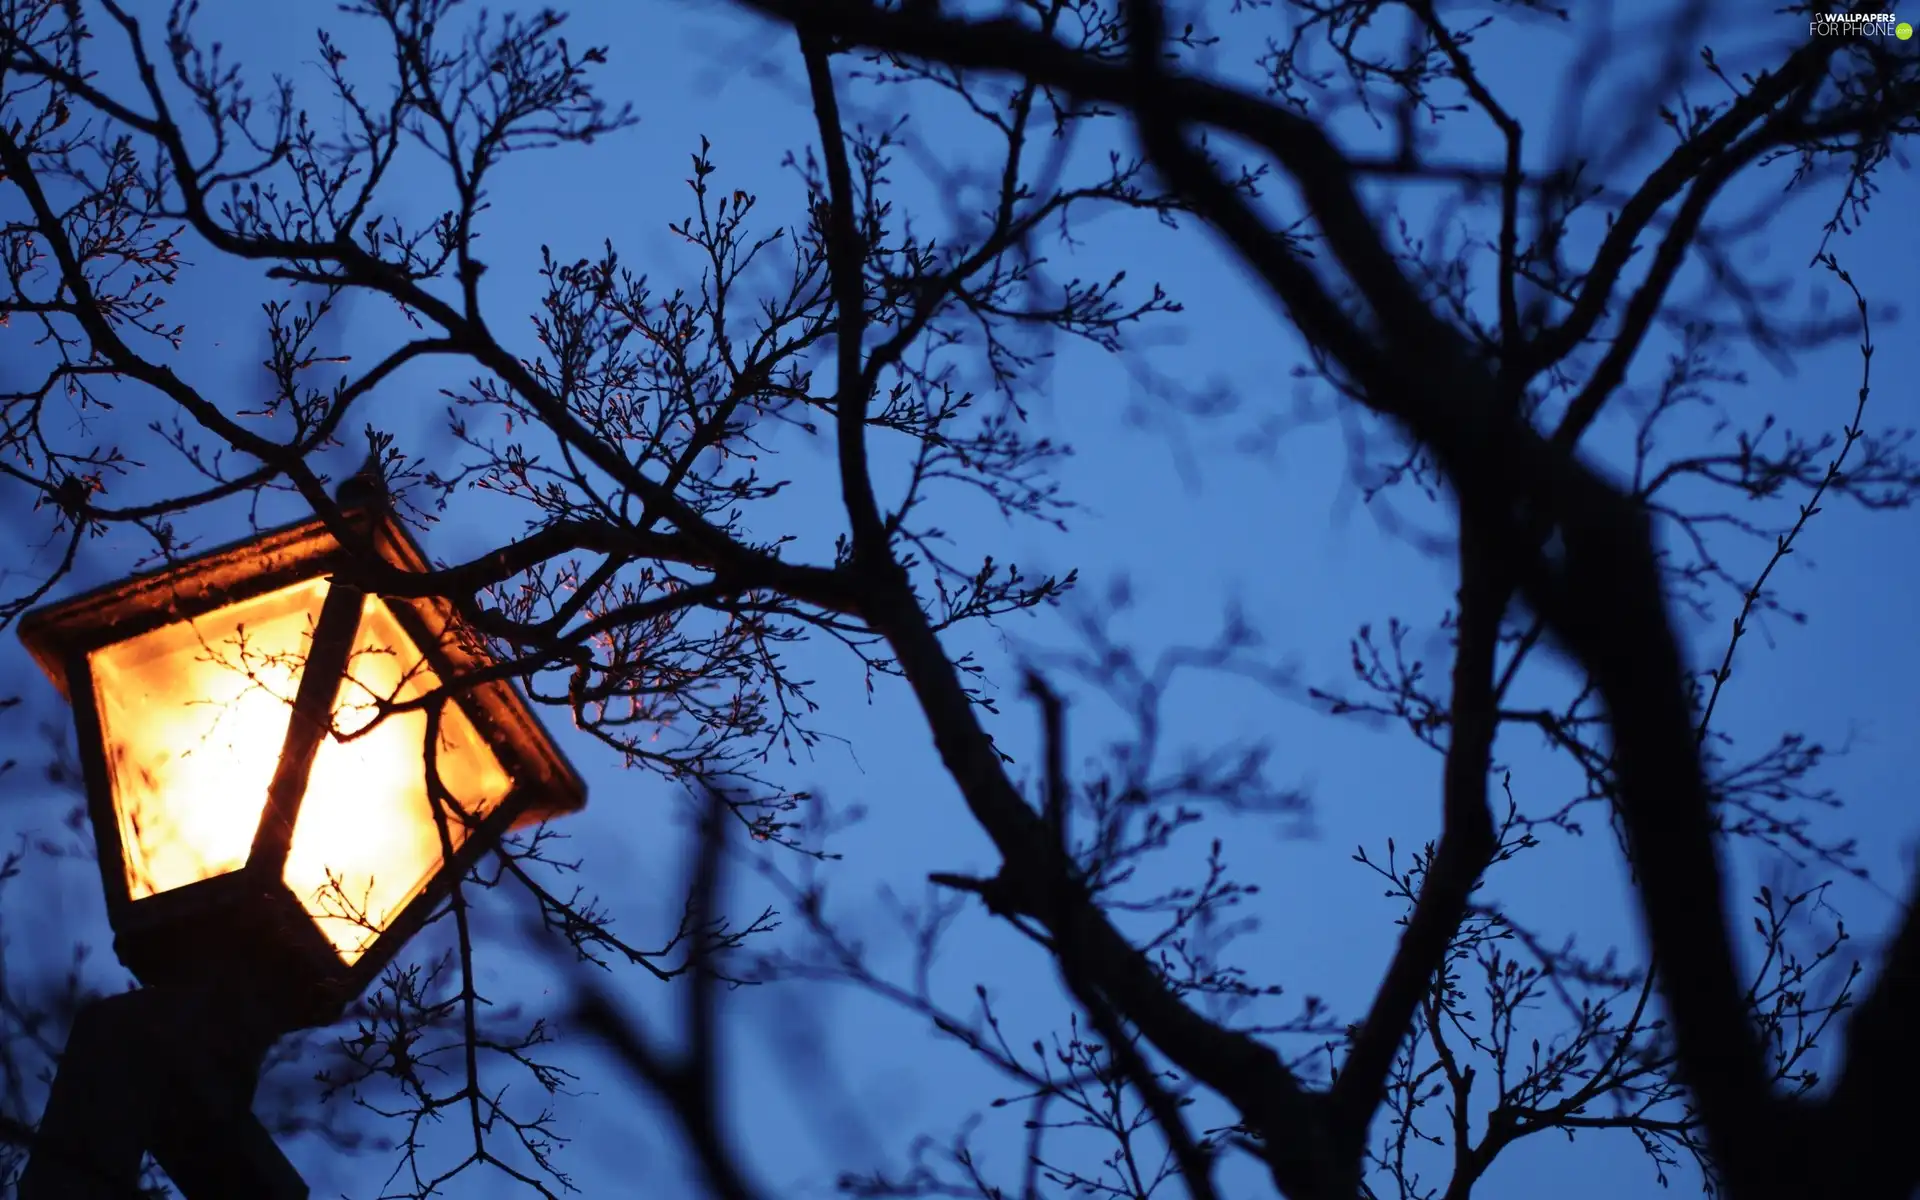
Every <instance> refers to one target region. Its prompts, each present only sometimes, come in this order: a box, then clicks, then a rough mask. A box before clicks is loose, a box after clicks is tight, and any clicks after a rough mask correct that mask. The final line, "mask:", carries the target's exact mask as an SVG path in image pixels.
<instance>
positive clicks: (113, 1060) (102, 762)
mask: <svg viewBox="0 0 1920 1200" xmlns="http://www.w3.org/2000/svg"><path fill="white" fill-rule="evenodd" d="M347 515H348V518H349V523H350V525H351V526H352V527H353V528H354V529H355V530H357V531H359V532H361V533H362V534H364V535H365V540H366V545H365V546H361V547H358V548H357V550H358V552H359V553H362V554H364V553H365V552H366V551H367V549H368V548H369V547H370V548H371V551H372V553H373V554H375V555H376V556H377V557H378V558H379V559H380V560H381V561H382V562H384V563H385V564H386V565H387V566H389V567H392V568H395V569H398V570H401V571H408V572H420V571H424V570H426V569H427V568H428V564H427V560H426V558H425V556H424V555H423V554H422V553H421V551H420V548H419V547H418V546H417V545H416V544H415V543H414V542H413V540H412V539H411V538H410V537H409V536H408V535H407V533H406V531H405V530H404V529H403V528H402V527H401V526H400V524H399V523H398V522H397V521H396V520H395V519H394V518H393V516H392V514H391V512H390V511H389V510H388V509H387V507H386V506H385V504H384V503H374V504H371V505H367V506H362V507H357V508H353V509H350V510H348V513H347ZM353 553H354V551H350V550H349V548H348V547H345V546H343V545H342V544H341V543H340V541H339V540H338V539H336V538H335V537H334V536H333V534H332V533H330V532H329V531H328V529H327V526H326V525H325V524H324V523H322V522H321V521H318V520H313V521H307V522H303V523H301V524H297V525H292V526H289V527H286V528H283V529H278V530H274V531H271V532H268V533H264V534H261V535H259V536H256V537H254V538H251V539H248V540H246V541H244V542H239V543H235V544H233V545H230V546H225V547H222V548H220V549H216V550H212V551H209V552H207V553H205V554H202V555H200V556H198V557H195V558H193V559H190V560H187V561H184V562H180V563H177V564H175V565H172V566H169V567H167V568H165V569H162V570H158V571H154V572H150V573H147V574H143V575H138V576H134V577H132V578H130V579H127V580H124V581H122V582H120V583H117V584H114V585H112V586H109V587H105V588H101V589H99V590H97V591H94V592H90V593H87V594H85V595H82V596H79V597H76V598H74V599H71V600H67V601H64V602H61V603H59V604H55V605H50V606H48V607H45V608H41V609H37V610H35V611H34V612H32V613H29V614H28V615H27V616H26V617H25V618H23V619H22V621H21V627H20V637H21V640H22V641H24V642H25V643H26V645H27V648H28V650H29V651H31V653H32V654H33V657H34V658H35V660H36V661H38V663H39V664H40V666H41V668H42V669H43V670H45V671H46V673H47V675H48V676H49V677H50V678H51V679H52V680H53V682H54V685H55V686H56V687H58V688H59V689H60V691H61V693H62V694H63V695H64V696H65V697H66V698H67V700H68V702H69V704H70V705H71V706H72V709H73V716H74V727H75V730H76V732H77V734H78V749H79V755H80V760H81V765H82V770H83V775H84V779H85V784H86V792H87V805H88V813H89V816H90V818H91V821H92V825H93V833H94V839H95V841H96V843H97V845H98V848H99V860H100V881H101V884H102V886H103V887H104V888H105V891H106V900H107V916H108V919H109V921H110V922H111V924H112V927H113V931H114V950H115V953H116V954H117V955H118V956H119V958H120V961H121V962H122V963H123V964H125V966H126V967H127V969H128V970H129V971H131V972H132V973H133V975H134V976H135V978H137V979H138V980H139V981H140V983H141V984H142V985H143V987H142V988H141V989H139V990H137V991H133V992H128V993H125V994H123V995H119V996H113V997H109V998H107V999H104V1000H101V1001H99V1002H96V1003H95V1004H94V1005H91V1006H89V1007H88V1008H87V1009H85V1010H83V1011H82V1012H81V1013H80V1014H79V1015H78V1017H77V1019H76V1021H75V1023H74V1028H73V1032H72V1034H71V1036H70V1038H69V1041H68V1045H67V1049H66V1052H65V1053H64V1054H63V1055H62V1060H61V1063H60V1067H59V1073H58V1075H57V1076H56V1078H55V1081H54V1085H53V1090H52V1093H51V1095H50V1097H49V1099H48V1102H47V1107H46V1111H45V1113H44V1115H43V1117H42V1121H41V1128H40V1133H39V1136H38V1138H37V1140H36V1142H35V1148H34V1151H33V1154H32V1156H31V1158H30V1161H29V1164H28V1168H27V1172H26V1175H25V1176H24V1178H23V1179H22V1181H21V1192H20V1194H21V1197H22V1200H56V1198H58V1200H81V1198H85V1200H92V1198H93V1197H99V1198H101V1200H105V1198H107V1197H114V1198H116V1200H118V1198H120V1197H127V1196H131V1195H133V1194H134V1189H135V1186H136V1182H137V1178H138V1172H139V1167H140V1160H141V1157H142V1155H143V1154H144V1153H148V1152H151V1153H152V1154H153V1155H154V1157H155V1158H156V1160H157V1161H158V1162H159V1163H160V1165H161V1167H162V1168H163V1169H164V1170H165V1171H166V1172H167V1174H168V1176H169V1177H170V1178H171V1179H172V1180H173V1183H174V1185H175V1186H176V1187H177V1188H178V1189H179V1190H180V1191H182V1192H183V1193H184V1194H185V1195H186V1196H187V1197H188V1200H226V1198H229V1197H232V1198H238V1197H261V1198H263V1200H267V1198H273V1200H277V1198H279V1197H287V1198H289V1200H293V1198H297V1197H304V1196H305V1195H306V1186H305V1185H304V1184H303V1183H301V1181H300V1179H299V1176H298V1175H297V1174H296V1173H295V1172H294V1171H293V1169H292V1167H291V1165H290V1164H288V1163H287V1161H286V1159H285V1158H284V1156H282V1155H281V1154H280V1151H279V1149H278V1147H276V1146H275V1145H274V1144H273V1141H272V1139H271V1138H270V1137H269V1136H268V1135H267V1134H266V1131H265V1130H264V1128H263V1127H262V1126H261V1125H260V1124H259V1122H258V1121H257V1120H256V1119H255V1118H254V1117H253V1114H252V1107H251V1106H252V1102H253V1090H254V1084H255V1080H256V1077H257V1075H258V1072H259V1069H260V1065H261V1062H262V1060H263V1058H264V1056H265V1054H266V1051H267V1050H268V1048H269V1047H270V1046H271V1045H272V1043H273V1042H274V1041H275V1040H276V1039H277V1038H279V1037H280V1036H282V1035H283V1034H286V1033H288V1032H291V1031H293V1030H295V1029H300V1028H305V1027H309V1026H314V1025H322V1024H326V1023H328V1022H331V1021H333V1020H336V1019H338V1017H339V1016H340V1014H341V1012H342V1011H343V1010H344V1009H345V1007H346V1006H347V1005H348V1004H349V1003H351V1002H352V1001H353V1000H354V999H355V998H357V997H358V996H359V995H360V994H361V993H362V992H363V991H364V990H365V989H366V986H367V984H368V983H369V982H371V981H372V980H373V978H374V977H375V976H376V975H377V974H378V973H379V972H380V970H381V969H382V968H383V967H384V966H385V965H386V964H387V962H388V961H389V960H391V959H392V957H393V955H394V953H395V952H396V951H398V950H399V948H400V947H401V946H402V945H403V944H405V942H406V941H407V939H408V938H409V937H411V936H412V935H413V934H414V933H416V932H417V931H418V930H419V928H420V926H421V925H422V924H423V923H424V922H425V921H426V919H427V918H428V917H429V916H430V915H431V913H432V911H433V909H434V906H435V905H436V904H438V903H439V902H440V901H441V900H442V899H443V898H444V897H445V895H446V894H447V891H448V889H449V887H450V886H451V885H452V883H453V882H454V881H455V880H457V879H458V878H459V877H460V876H461V875H462V874H463V873H464V872H465V871H466V870H467V869H468V868H469V867H471V866H472V864H473V862H474V861H475V860H476V859H477V858H478V857H479V856H480V855H481V854H483V853H485V852H486V850H487V849H489V848H490V847H492V846H493V845H495V844H496V843H497V840H498V838H499V837H500V835H501V834H503V833H504V832H506V831H507V830H509V829H513V828H518V827H520V826H523V825H528V824H533V823H536V822H538V821H541V820H545V819H547V818H549V817H552V816H556V815H559V814H562V813H566V812H571V811H576V810H578V809H579V808H581V807H582V806H583V805H584V804H585V800H586V792H585V786H584V784H583V783H582V782H581V780H580V777H579V776H578V775H577V774H576V773H575V772H574V770H573V769H572V767H571V766H569V765H568V763H567V761H566V759H565V758H564V756H562V754H561V753H560V751H559V749H558V748H557V747H556V746H555V745H554V743H553V741H552V740H551V738H550V737H549V736H548V734H547V733H546V731H545V730H544V729H543V728H542V727H541V725H540V723H539V721H538V719H537V718H536V717H535V716H534V714H533V712H532V710H531V709H530V708H529V707H528V705H527V703H526V701H525V700H524V699H522V698H521V696H520V694H519V693H518V692H517V691H516V690H515V689H514V688H513V686H512V684H511V683H510V682H508V681H507V680H505V679H500V678H487V677H485V676H484V675H483V676H482V679H483V680H484V681H483V682H478V683H473V684H472V685H471V686H465V685H463V686H461V687H459V688H457V689H443V687H442V684H443V681H448V680H461V679H467V678H471V677H472V676H473V674H474V672H476V671H477V670H482V669H483V668H485V667H486V666H487V665H489V662H490V660H489V658H488V656H487V654H486V651H485V649H484V647H483V645H482V642H481V639H480V638H478V637H477V636H475V635H474V634H473V631H472V630H471V629H469V628H467V627H466V626H464V625H463V624H462V623H461V621H460V620H459V619H458V617H457V615H456V614H455V612H454V611H453V609H452V607H451V606H450V605H448V604H446V603H445V602H443V601H438V600H433V599H407V598H401V597H394V596H386V597H383V596H380V595H377V594H372V593H369V592H366V591H363V590H361V589H360V588H358V587H355V586H353V585H351V584H350V583H348V582H346V579H347V578H351V577H352V575H353V572H352V571H351V569H350V564H351V562H352V561H354V560H353V558H352V554H353ZM430 734H431V735H432V736H431V738H430V736H429V735H430Z"/></svg>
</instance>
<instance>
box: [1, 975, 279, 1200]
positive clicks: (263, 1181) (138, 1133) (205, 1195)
mask: <svg viewBox="0 0 1920 1200" xmlns="http://www.w3.org/2000/svg"><path fill="white" fill-rule="evenodd" d="M275 1036H276V1034H275V1032H274V1031H273V1030H272V1028H271V1025H270V1024H269V1023H267V1022H265V1021H262V1020H261V1019H259V1017H258V1015H257V1014H254V1013H251V1012H249V1011H248V1006H247V1005H246V1004H245V1003H244V1002H236V1001H235V1000H234V998H233V997H231V996H225V995H221V994H219V993H218V992H216V991H213V990H211V989H198V988H143V989H141V990H139V991H133V992H123V993H121V994H120V995H117V996H108V997H106V998H104V999H100V1000H96V1001H94V1002H92V1003H91V1004H89V1005H87V1006H86V1007H85V1008H83V1009H81V1010H80V1013H79V1015H78V1016H76V1017H75V1019H74V1023H73V1029H72V1031H71V1032H70V1033H69V1034H68V1036H67V1046H66V1051H65V1052H64V1053H63V1054H62V1055H61V1058H60V1066H59V1069H58V1072H57V1073H56V1074H55V1076H54V1080H53V1091H52V1093H51V1095H49V1096H48V1098H47V1107H46V1111H45V1112H44V1114H42V1116H41V1120H40V1129H39V1132H38V1134H37V1135H36V1136H35V1139H34V1144H33V1152H32V1155H31V1157H30V1158H29V1159H28V1161H27V1169H26V1173H25V1174H24V1175H23V1176H22V1177H21V1179H20V1200H125V1197H127V1196H130V1195H133V1194H135V1190H136V1188H137V1187H138V1184H139V1178H140V1164H141V1160H142V1158H143V1157H144V1156H145V1155H146V1154H147V1153H149V1152H151V1153H152V1154H153V1156H154V1159H155V1160H156V1161H157V1162H159V1164H160V1166H161V1169H163V1170H164V1171H166V1173H167V1176H168V1178H169V1179H171V1180H172V1181H173V1185H174V1187H175V1188H176V1189H177V1190H178V1191H179V1192H180V1193H181V1195H183V1196H184V1197H186V1200H230V1198H232V1197H236V1196H247V1197H258V1198H259V1200H306V1198H307V1185H306V1182H305V1181H304V1180H302V1179H301V1178H300V1175H299V1172H297V1171H295V1170H294V1168H293V1164H292V1163H290V1162H288V1161H287V1158H286V1155H284V1154H282V1153H281V1151H280V1147H279V1146H277V1145H275V1144H274V1141H273V1138H272V1136H271V1135H269V1134H268V1133H267V1131H266V1128H265V1127H264V1126H262V1125H261V1124H260V1121H259V1119H258V1118H257V1117H255V1116H254V1115H253V1092H254V1085H255V1083H256V1081H257V1079H258V1075H259V1071H260V1064H261V1061H262V1059H263V1058H264V1057H265V1055H266V1051H267V1048H268V1047H269V1046H271V1045H272V1044H273V1041H274V1038H275Z"/></svg>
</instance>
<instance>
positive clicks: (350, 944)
mask: <svg viewBox="0 0 1920 1200" xmlns="http://www.w3.org/2000/svg"><path fill="white" fill-rule="evenodd" d="M438 686H439V679H438V677H437V676H436V675H435V674H434V672H433V669H432V668H431V667H430V666H429V665H428V664H427V663H426V662H425V660H424V659H423V658H422V656H421V653H420V650H419V648H418V647H417V646H416V645H415V643H414V641H413V639H412V638H410V637H409V636H408V635H407V632H406V630H405V629H404V628H403V627H402V626H401V624H400V622H399V621H398V620H396V619H395V617H394V615H393V610H392V609H391V608H389V607H388V606H387V605H386V604H385V603H383V602H382V601H381V600H380V599H379V598H378V597H375V596H369V597H367V600H366V605H365V608H364V609H363V611H362V613H361V618H360V627H359V629H358V630H357V631H356V632H355V634H354V640H353V648H352V653H351V655H350V657H349V658H348V661H347V670H346V677H345V678H344V679H343V680H342V681H341V685H340V692H339V696H338V699H337V700H336V701H335V705H334V710H333V730H334V732H333V733H332V734H331V735H329V736H328V737H325V738H323V739H321V742H320V748H319V752H318V753H317V754H316V755H315V757H314V762H313V770H312V773H311V774H310V775H309V776H308V783H307V792H306V796H305V798H304V799H303V800H302V801H301V804H300V813H299V816H298V817H297V818H296V819H295V822H294V830H293V845H292V849H291V852H290V853H289V854H288V856H287V867H286V876H285V878H286V882H287V885H288V887H290V888H291V889H292V890H293V894H294V895H295V896H296V897H297V898H299V900H300V902H301V904H302V905H304V906H305V908H306V910H307V912H308V913H309V914H311V915H312V917H313V919H314V921H315V922H316V923H317V924H318V925H319V927H320V929H321V931H322V932H323V933H325V934H326V936H327V939H328V940H329V941H331V942H332V943H333V946H334V949H335V950H337V951H338V952H339V954H340V957H341V959H342V961H344V962H347V963H349V964H351V963H353V962H355V961H356V960H358V959H359V957H360V956H361V955H362V954H364V953H365V952H366V950H367V948H368V947H369V946H370V945H371V944H372V942H373V940H374V939H375V938H376V937H378V936H379V935H380V933H381V931H383V930H384V929H386V927H387V925H388V924H389V923H390V922H391V921H392V920H393V918H394V917H395V916H397V915H398V914H399V912H400V910H401V909H402V908H404V907H405V906H406V904H407V902H408V901H410V900H412V899H413V898H414V897H415V896H416V895H418V894H419V892H420V890H421V888H423V887H425V886H426V884H427V882H428V880H430V879H431V878H432V877H433V875H434V873H435V872H436V871H438V870H439V869H440V864H441V862H442V855H441V843H440V829H439V825H438V823H437V822H436V820H435V817H434V809H433V805H432V803H431V801H430V800H429V797H428V791H427V754H426V750H427V747H426V736H427V715H426V713H425V712H424V711H422V710H418V709H415V710H411V711H407V712H400V713H392V714H389V715H388V716H387V717H386V719H385V720H381V721H378V723H377V724H376V719H377V718H378V716H379V705H380V704H381V703H382V702H384V703H389V704H392V703H404V702H406V701H410V700H418V699H419V698H420V697H422V696H424V695H426V694H427V693H429V692H431V691H433V689H435V688H437V687H438ZM441 714H442V715H441V720H440V730H439V735H440V736H439V743H438V746H437V747H436V752H435V754H434V756H433V757H434V760H435V764H434V765H435V771H436V774H437V775H438V777H439V779H440V781H441V782H442V783H443V784H444V785H445V786H446V790H447V793H448V795H449V797H450V798H451V800H452V801H453V804H454V805H455V806H456V807H457V809H458V811H457V812H456V811H449V812H448V813H447V833H448V836H449V839H450V840H451V842H452V844H453V846H454V848H455V849H458V848H459V846H460V844H461V843H462V842H464V841H465V840H466V837H467V833H468V830H467V826H466V823H465V822H464V821H462V819H461V817H460V815H459V814H460V812H464V813H465V814H467V815H468V816H469V817H471V818H472V819H474V820H476V821H477V820H479V819H481V818H483V817H484V816H485V815H486V814H487V813H488V812H490V811H491V810H492V809H493V808H494V807H495V806H496V805H498V804H499V803H500V801H501V800H503V799H505V798H506V795H507V792H508V791H509V790H510V789H511V787H512V780H511V778H510V777H509V776H508V775H507V772H506V771H505V770H504V769H503V768H502V767H501V765H500V760H499V759H498V758H496V757H495V756H494V753H493V751H492V749H491V748H489V747H488V745H487V744H486V742H485V741H483V740H482V739H481V737H480V735H479V733H478V731H476V730H475V729H474V727H473V724H472V722H470V721H469V720H468V719H467V716H466V714H465V713H464V712H463V711H462V710H461V708H460V706H459V705H457V704H453V703H448V704H446V705H445V706H444V707H443V708H442V709H441Z"/></svg>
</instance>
